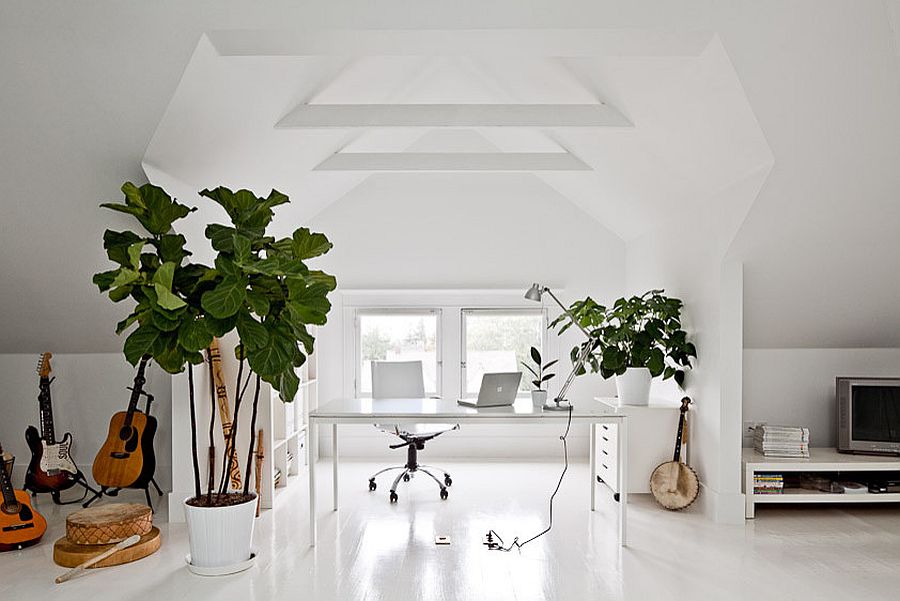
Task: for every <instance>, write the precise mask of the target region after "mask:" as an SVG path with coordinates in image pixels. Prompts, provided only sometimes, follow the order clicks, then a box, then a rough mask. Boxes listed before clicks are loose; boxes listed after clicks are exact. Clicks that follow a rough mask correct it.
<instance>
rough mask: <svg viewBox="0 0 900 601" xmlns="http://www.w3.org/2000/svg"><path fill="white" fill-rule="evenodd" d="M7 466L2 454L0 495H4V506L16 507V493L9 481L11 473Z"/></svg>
mask: <svg viewBox="0 0 900 601" xmlns="http://www.w3.org/2000/svg"><path fill="white" fill-rule="evenodd" d="M6 464H7V462H6V460H4V459H3V454H2V452H0V493H2V494H3V504H4V505H6V506H14V505H15V504H16V493H15V491H14V490H13V487H12V482H10V480H9V472H7V465H6ZM10 467H11V466H10Z"/></svg>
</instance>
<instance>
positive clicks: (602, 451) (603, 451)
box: [600, 449, 609, 455]
mask: <svg viewBox="0 0 900 601" xmlns="http://www.w3.org/2000/svg"><path fill="white" fill-rule="evenodd" d="M600 452H601V453H603V454H604V455H609V453H607V452H606V449H600Z"/></svg>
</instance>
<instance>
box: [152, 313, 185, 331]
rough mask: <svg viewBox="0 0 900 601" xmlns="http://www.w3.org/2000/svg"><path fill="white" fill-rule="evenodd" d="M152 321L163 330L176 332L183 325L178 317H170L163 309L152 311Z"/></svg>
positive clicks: (157, 327)
mask: <svg viewBox="0 0 900 601" xmlns="http://www.w3.org/2000/svg"><path fill="white" fill-rule="evenodd" d="M150 321H151V322H152V323H153V326H154V327H155V328H156V329H158V330H160V331H161V332H174V331H175V330H177V329H178V326H180V325H181V320H179V319H178V318H175V319H170V318H169V316H168V315H164V314H163V312H162V311H152V312H151V313H150Z"/></svg>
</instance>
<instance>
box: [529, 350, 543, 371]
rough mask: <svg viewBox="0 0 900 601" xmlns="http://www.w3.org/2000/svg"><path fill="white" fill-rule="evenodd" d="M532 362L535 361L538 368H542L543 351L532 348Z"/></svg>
mask: <svg viewBox="0 0 900 601" xmlns="http://www.w3.org/2000/svg"><path fill="white" fill-rule="evenodd" d="M531 360H532V361H534V362H535V364H536V365H537V366H538V367H540V366H541V351H539V350H537V347H534V346H533V347H531Z"/></svg>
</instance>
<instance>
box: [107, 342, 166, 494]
mask: <svg viewBox="0 0 900 601" xmlns="http://www.w3.org/2000/svg"><path fill="white" fill-rule="evenodd" d="M149 359H150V358H149V357H144V358H142V359H141V362H140V364H139V365H138V371H137V375H136V376H135V377H134V386H133V387H132V388H131V399H130V400H129V402H128V409H127V410H126V411H119V412H118V413H116V414H115V415H113V416H112V419H110V421H109V432H108V434H107V435H106V441H105V442H104V443H103V446H102V447H100V451H99V452H98V453H97V457H96V458H95V459H94V466H93V474H94V480H95V481H96V482H97V484H99V485H100V486H102V487H104V488H146V486H147V485H148V484H149V483H150V480H152V479H153V472H154V471H155V470H156V456H155V455H154V453H153V437H154V435H155V434H156V418H155V417H153V416H152V415H147V414H146V413H144V412H142V411H139V410H138V408H137V404H138V400H140V397H141V394H143V386H144V383H145V382H146V379H145V378H144V372H145V370H146V368H147V361H148V360H149Z"/></svg>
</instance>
